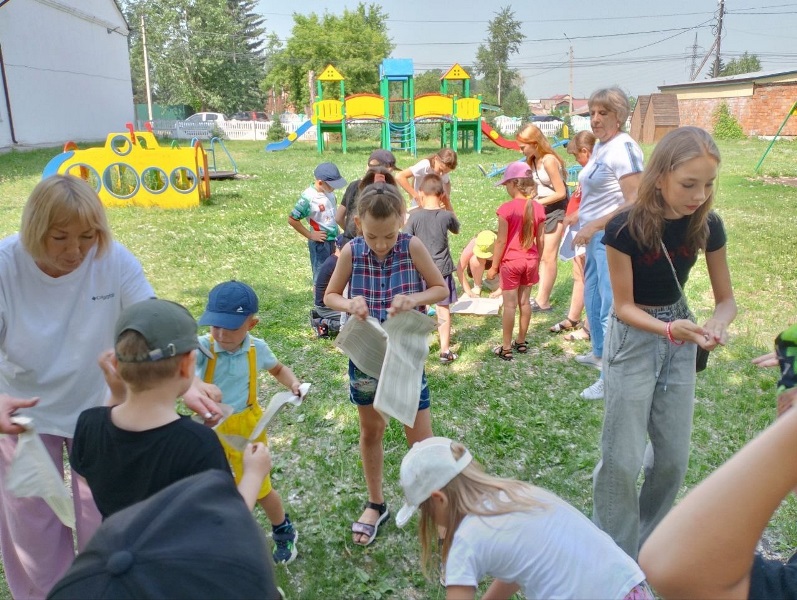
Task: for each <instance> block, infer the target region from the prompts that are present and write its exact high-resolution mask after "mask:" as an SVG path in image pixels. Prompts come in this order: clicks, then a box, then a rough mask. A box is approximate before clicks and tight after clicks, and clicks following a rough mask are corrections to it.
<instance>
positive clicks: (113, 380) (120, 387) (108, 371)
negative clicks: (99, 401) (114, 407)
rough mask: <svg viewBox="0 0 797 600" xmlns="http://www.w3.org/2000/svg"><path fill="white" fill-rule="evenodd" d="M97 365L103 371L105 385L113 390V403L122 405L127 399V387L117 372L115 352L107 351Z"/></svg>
mask: <svg viewBox="0 0 797 600" xmlns="http://www.w3.org/2000/svg"><path fill="white" fill-rule="evenodd" d="M97 364H98V365H99V366H100V369H101V370H102V375H103V377H105V383H107V384H108V387H109V388H110V390H111V403H112V404H121V403H122V402H124V401H125V399H126V398H127V385H125V382H124V381H122V378H121V377H119V372H118V371H117V370H116V355H115V353H114V351H113V350H106V351H105V352H103V353H102V354H100V356H99V358H98V359H97Z"/></svg>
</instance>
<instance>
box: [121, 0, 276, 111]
mask: <svg viewBox="0 0 797 600" xmlns="http://www.w3.org/2000/svg"><path fill="white" fill-rule="evenodd" d="M254 7H255V2H254V1H252V0H128V2H126V3H125V4H124V12H125V16H126V18H127V20H128V22H129V23H130V24H131V27H132V28H133V31H132V32H131V36H130V37H131V39H130V47H131V50H130V54H131V65H132V70H133V86H134V96H135V98H136V100H137V101H145V96H146V94H145V90H144V73H143V69H144V66H143V50H142V35H141V34H142V32H141V28H140V24H141V16H142V15H144V19H145V29H146V37H147V51H148V55H149V68H150V79H151V81H152V86H151V87H152V95H153V99H154V100H155V101H157V102H160V103H163V104H190V105H191V106H193V107H194V109H196V110H211V111H221V112H227V113H229V112H234V111H235V110H238V109H240V108H254V107H257V106H262V98H263V94H262V91H261V90H260V88H259V86H258V84H259V82H260V80H261V79H262V77H263V74H264V53H263V43H264V42H263V35H264V33H265V30H264V29H263V27H262V25H263V19H262V18H261V17H259V16H258V15H257V14H255V13H254Z"/></svg>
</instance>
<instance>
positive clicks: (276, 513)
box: [257, 489, 285, 527]
mask: <svg viewBox="0 0 797 600" xmlns="http://www.w3.org/2000/svg"><path fill="white" fill-rule="evenodd" d="M257 503H258V504H259V505H260V507H261V508H262V509H263V510H264V511H265V513H266V516H267V517H268V520H269V521H271V525H272V526H274V527H277V526H278V525H282V523H283V522H284V521H285V507H284V506H283V505H282V498H281V497H280V495H279V494H278V493H277V492H276V491H275V490H274V489H272V490H271V491H270V492H269V493H268V494H266V495H265V496H263V497H262V498H260V499H259V500H258V501H257Z"/></svg>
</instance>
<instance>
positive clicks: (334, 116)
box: [266, 58, 516, 155]
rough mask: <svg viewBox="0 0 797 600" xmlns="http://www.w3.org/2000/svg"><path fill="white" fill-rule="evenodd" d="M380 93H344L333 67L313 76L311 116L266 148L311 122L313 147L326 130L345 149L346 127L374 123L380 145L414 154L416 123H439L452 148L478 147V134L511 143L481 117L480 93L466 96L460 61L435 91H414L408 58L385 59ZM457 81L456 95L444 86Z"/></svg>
mask: <svg viewBox="0 0 797 600" xmlns="http://www.w3.org/2000/svg"><path fill="white" fill-rule="evenodd" d="M379 80H380V82H379V91H380V93H379V94H370V93H361V94H352V95H350V96H346V94H345V87H344V78H343V75H341V74H340V72H339V71H338V70H337V69H336V68H335V67H334V66H333V65H327V67H326V68H325V69H324V70H323V71H322V72H321V74H320V75H319V76H318V77H317V79H316V86H317V92H316V97H317V100H316V102H314V103H313V115H312V117H311V119H310V120H309V121H307V122H306V123H304V124H303V125H302V128H301V131H299V130H297V131H296V133H292V134H291V135H290V136H289V137H288V138H286V139H285V140H282V141H280V142H274V143H271V144H268V145H267V146H266V151H269V152H273V151H277V150H284V149H285V148H287V147H288V146H290V145H291V143H293V142H294V141H295V140H296V139H298V137H299V136H300V135H301V134H302V133H304V132H305V131H307V130H308V129H310V128H311V127H313V126H315V128H316V133H317V136H316V139H317V142H316V143H317V148H318V152H319V153H321V152H323V151H324V150H325V149H326V146H327V144H326V142H325V140H324V134H325V133H335V134H339V135H340V140H341V149H342V150H343V152H344V153H345V152H346V149H347V143H346V130H347V128H348V127H352V126H356V125H363V124H369V123H376V124H379V125H380V128H381V147H382V148H385V149H387V150H403V151H407V152H410V153H411V154H413V155H415V153H416V147H417V146H416V127H417V126H418V125H422V124H430V123H431V124H439V126H440V145H441V146H443V147H451V148H454V149H456V148H457V146H460V147H462V148H468V147H469V146H470V145H471V144H472V146H473V149H474V150H475V151H476V152H481V149H482V134H485V135H486V136H487V138H488V139H489V140H490V141H492V142H494V143H496V144H498V145H499V146H503V147H514V148H515V149H516V145H514V146H513V144H514V142H510V141H509V140H505V139H503V138H501V137H500V135H499V134H498V133H497V132H495V131H494V130H492V128H490V127H489V126H488V125H487V124H486V122H485V121H484V119H483V118H482V100H481V96H479V95H476V96H471V94H470V75H469V74H468V73H467V71H465V69H463V68H462V67H461V66H460V65H459V64H455V65H454V66H452V67H451V68H450V69H449V70H448V71H447V72H446V73H445V74H444V75H443V76H442V77H441V78H440V92H439V93H430V94H419V95H417V96H416V95H415V90H414V83H413V63H412V59H406V58H386V59H384V60H383V61H382V64H381V65H380V67H379ZM324 83H327V84H333V85H334V84H335V83H338V84H339V90H340V91H339V95H338V98H326V99H325V98H324V93H323V92H324V90H323V85H322V84H324ZM458 83H459V84H461V87H460V88H459V89H460V91H461V94H460V95H457V94H454V93H450V91H451V90H449V86H450V85H451V86H453V85H457V84H458Z"/></svg>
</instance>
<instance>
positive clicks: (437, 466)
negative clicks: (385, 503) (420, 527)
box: [396, 437, 473, 527]
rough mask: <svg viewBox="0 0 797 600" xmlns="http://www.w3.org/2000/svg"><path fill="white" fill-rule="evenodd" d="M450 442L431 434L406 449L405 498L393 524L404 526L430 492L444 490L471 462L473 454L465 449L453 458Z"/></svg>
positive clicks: (402, 469)
mask: <svg viewBox="0 0 797 600" xmlns="http://www.w3.org/2000/svg"><path fill="white" fill-rule="evenodd" d="M453 443H454V442H453V441H452V440H450V439H448V438H444V437H431V438H427V439H425V440H423V441H422V442H416V443H415V444H413V446H412V448H411V449H410V451H409V452H407V455H406V456H405V457H404V459H403V460H402V461H401V476H400V482H401V487H402V489H403V490H404V496H405V498H406V499H407V501H406V502H405V503H404V506H402V507H401V510H400V511H399V512H398V514H397V515H396V525H398V526H399V527H404V525H406V524H407V522H408V521H409V520H410V518H412V515H414V514H415V511H416V510H418V507H419V506H420V505H421V504H422V503H423V502H424V501H425V500H426V499H428V498H429V497H430V496H431V495H432V492H434V491H435V490H440V489H443V488H444V487H445V486H446V485H447V484H448V482H449V481H451V480H452V479H454V477H456V476H457V475H459V474H460V473H462V471H463V470H464V469H465V467H467V466H468V465H469V464H470V463H471V461H472V460H473V456H471V454H470V452H468V451H467V450H465V453H464V454H463V455H462V456H461V457H460V458H459V459H456V458H454V454H453V452H451V444H453Z"/></svg>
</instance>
